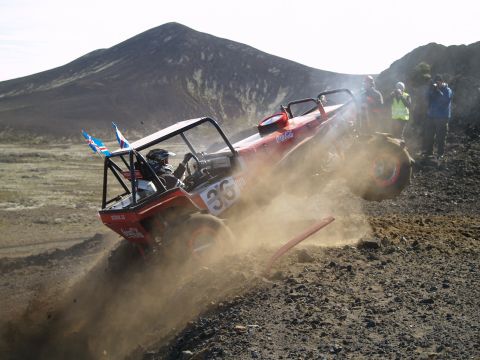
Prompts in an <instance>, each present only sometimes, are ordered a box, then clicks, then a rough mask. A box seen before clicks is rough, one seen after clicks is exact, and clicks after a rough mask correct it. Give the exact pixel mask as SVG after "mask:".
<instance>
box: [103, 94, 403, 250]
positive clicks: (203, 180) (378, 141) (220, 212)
mask: <svg viewBox="0 0 480 360" xmlns="http://www.w3.org/2000/svg"><path fill="white" fill-rule="evenodd" d="M325 96H326V97H327V98H328V101H329V103H332V105H329V106H324V105H323V104H322V102H323V101H324V98H325ZM342 97H343V98H342ZM321 98H322V101H320V99H321ZM357 105H358V104H357V102H356V100H355V98H354V96H353V95H352V93H351V92H350V91H349V90H346V89H339V90H333V91H327V92H323V93H321V94H319V95H318V96H317V97H316V98H308V99H301V100H297V101H293V102H290V103H289V104H287V105H286V106H281V109H280V112H279V113H277V114H275V115H272V116H270V117H268V118H266V119H264V120H263V121H262V122H260V124H259V125H258V126H257V129H256V131H255V133H254V134H251V135H250V136H247V137H245V138H243V139H241V140H239V141H236V142H234V143H231V142H230V141H229V139H228V138H227V136H226V135H225V133H224V132H223V131H222V129H221V128H220V126H219V125H218V123H217V122H216V121H215V120H213V119H211V118H199V119H192V120H185V121H182V122H179V123H176V124H174V125H172V126H169V127H167V128H165V129H162V130H160V131H158V132H156V133H153V134H151V135H148V136H146V137H144V138H143V139H140V140H138V141H136V142H134V143H132V144H131V148H129V149H121V150H117V151H115V152H113V153H112V154H111V156H109V157H107V158H106V159H105V168H104V184H103V200H102V209H101V210H100V212H99V213H100V217H101V219H102V222H103V223H104V224H105V225H106V226H108V227H109V228H111V229H112V230H113V231H115V232H117V233H118V234H120V235H121V236H122V237H124V238H125V239H126V240H127V241H128V243H129V244H131V245H130V246H133V247H136V248H137V249H138V250H139V252H140V253H143V252H144V251H145V250H146V249H150V248H152V247H153V248H160V249H164V250H165V251H166V253H169V254H174V256H175V257H177V256H178V257H183V256H202V254H207V253H208V252H209V251H211V250H212V249H216V248H219V247H221V246H222V245H223V244H224V242H225V241H227V240H228V239H230V238H231V232H230V231H229V229H228V227H227V226H226V225H225V224H224V221H222V219H225V218H227V219H228V217H229V216H233V214H235V216H239V214H241V211H240V210H241V209H244V208H245V207H247V208H248V206H252V202H253V203H255V202H256V201H258V202H264V201H268V198H269V197H270V196H273V195H274V193H275V192H276V191H277V190H278V188H279V187H280V186H281V187H283V188H284V189H285V188H286V189H287V190H288V187H289V186H290V187H292V190H294V188H295V184H302V183H305V182H311V183H312V186H311V187H310V188H311V189H312V191H315V189H316V188H318V186H315V182H319V181H323V179H324V178H327V177H329V176H330V174H331V173H334V172H335V173H339V174H343V175H345V176H346V178H347V182H348V184H349V186H350V188H351V189H352V190H353V192H354V193H356V194H357V195H359V196H361V197H363V198H365V199H367V200H382V199H386V198H392V197H395V196H397V195H398V194H399V193H400V192H401V191H402V190H403V189H404V188H405V186H407V184H408V183H409V180H410V175H411V158H410V156H409V155H408V153H407V151H406V149H405V148H404V146H403V145H402V143H401V142H400V141H399V140H396V139H392V138H391V137H389V136H388V135H386V134H373V135H372V134H362V133H361V131H360V130H361V125H362V124H361V117H360V112H359V111H358V110H357V109H358V106H357ZM293 107H295V109H296V110H297V112H298V111H300V115H298V116H297V115H296V114H294V113H293ZM212 133H213V134H214V135H212ZM153 148H163V149H167V150H169V151H173V152H174V153H176V154H177V155H178V156H177V157H173V158H171V160H173V165H176V164H175V159H179V160H180V159H182V158H184V156H183V155H186V154H190V155H189V156H187V158H190V160H189V161H188V162H187V163H186V173H185V175H184V177H183V178H182V179H181V185H180V186H174V187H169V185H168V184H167V182H166V181H165V179H163V178H162V177H161V176H158V175H156V174H155V172H154V171H153V169H152V167H150V165H149V163H148V162H147V161H146V153H147V152H148V151H149V150H151V149H153ZM179 160H178V161H177V162H179ZM145 179H149V180H148V181H147V180H145ZM217 245H218V246H217Z"/></svg>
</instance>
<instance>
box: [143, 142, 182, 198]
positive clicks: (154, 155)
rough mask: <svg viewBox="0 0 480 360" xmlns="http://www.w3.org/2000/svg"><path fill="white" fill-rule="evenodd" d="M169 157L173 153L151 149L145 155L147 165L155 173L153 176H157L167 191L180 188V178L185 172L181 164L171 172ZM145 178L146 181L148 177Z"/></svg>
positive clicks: (173, 154)
mask: <svg viewBox="0 0 480 360" xmlns="http://www.w3.org/2000/svg"><path fill="white" fill-rule="evenodd" d="M169 156H175V153H173V152H171V151H167V150H164V149H153V150H150V151H149V152H148V154H147V161H148V164H149V165H150V167H151V168H152V169H153V171H155V174H157V175H158V177H159V178H160V180H161V181H162V183H164V186H165V188H166V189H167V190H169V189H172V188H174V187H180V186H182V185H183V183H182V181H181V178H182V176H183V174H184V172H185V164H184V163H183V162H182V163H181V164H180V165H179V166H178V168H177V169H176V170H175V171H173V167H172V165H170V164H169V163H168V158H169ZM144 176H145V175H144ZM146 177H147V179H148V175H147V176H146Z"/></svg>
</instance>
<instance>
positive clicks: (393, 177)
mask: <svg viewBox="0 0 480 360" xmlns="http://www.w3.org/2000/svg"><path fill="white" fill-rule="evenodd" d="M400 167H401V163H400V160H399V159H398V158H397V157H395V156H392V155H388V154H386V155H380V156H377V157H376V158H375V159H374V160H373V163H372V176H373V179H374V180H375V183H376V184H377V185H378V186H380V187H387V186H390V185H392V184H394V183H395V182H396V181H397V180H398V177H399V176H400Z"/></svg>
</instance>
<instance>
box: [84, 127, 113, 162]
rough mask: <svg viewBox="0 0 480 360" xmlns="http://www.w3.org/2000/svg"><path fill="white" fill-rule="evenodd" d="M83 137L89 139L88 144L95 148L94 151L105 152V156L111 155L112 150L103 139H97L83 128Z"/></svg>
mask: <svg viewBox="0 0 480 360" xmlns="http://www.w3.org/2000/svg"><path fill="white" fill-rule="evenodd" d="M82 134H83V137H84V138H85V140H86V141H87V145H88V146H90V148H91V149H92V150H93V152H94V153H99V154H103V155H105V156H110V155H111V154H110V151H108V149H107V147H106V146H105V145H104V144H103V142H102V140H99V139H96V138H94V137H93V136H90V135H88V134H87V132H86V131H85V130H82Z"/></svg>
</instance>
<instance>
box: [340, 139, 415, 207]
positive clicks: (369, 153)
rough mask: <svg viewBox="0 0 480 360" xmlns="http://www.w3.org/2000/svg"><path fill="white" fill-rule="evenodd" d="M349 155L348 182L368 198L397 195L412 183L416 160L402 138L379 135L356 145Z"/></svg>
mask: <svg viewBox="0 0 480 360" xmlns="http://www.w3.org/2000/svg"><path fill="white" fill-rule="evenodd" d="M346 158H347V159H348V160H347V162H346V176H347V183H348V185H349V187H350V189H351V190H352V192H353V193H355V194H356V195H358V196H360V197H362V198H363V199H365V200H369V201H381V200H385V199H391V198H394V197H396V196H398V195H399V194H400V193H401V192H402V190H403V189H404V188H405V187H406V186H407V185H408V184H409V183H410V178H411V175H412V159H411V157H410V155H409V154H408V152H407V150H406V149H405V146H404V145H403V143H402V142H401V141H400V140H398V139H394V138H391V137H389V136H385V135H382V134H378V135H376V136H373V137H372V138H371V139H369V140H368V141H366V142H365V143H357V144H354V145H353V146H352V148H351V149H350V150H349V151H348V155H347V157H346Z"/></svg>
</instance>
